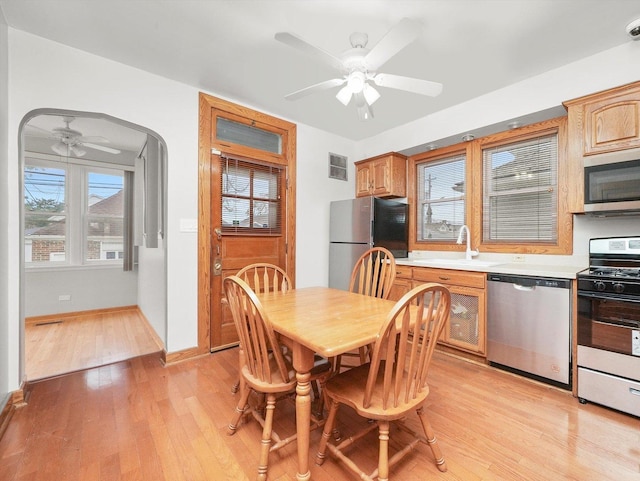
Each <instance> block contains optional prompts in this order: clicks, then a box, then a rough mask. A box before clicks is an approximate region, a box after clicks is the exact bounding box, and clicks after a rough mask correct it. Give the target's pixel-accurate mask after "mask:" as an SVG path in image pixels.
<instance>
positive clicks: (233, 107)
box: [185, 92, 296, 355]
mask: <svg viewBox="0 0 640 481" xmlns="http://www.w3.org/2000/svg"><path fill="white" fill-rule="evenodd" d="M214 109H215V110H218V111H224V112H228V113H229V114H230V116H232V117H233V116H240V117H244V118H249V119H253V120H255V121H256V122H260V123H263V124H268V125H272V126H274V127H275V128H277V129H279V130H283V131H285V135H284V137H285V138H283V145H282V156H280V157H281V159H282V161H281V162H280V163H282V165H285V166H286V168H287V171H288V189H287V190H288V193H287V201H286V206H285V212H286V214H285V215H286V226H287V227H286V228H287V231H286V233H285V237H286V242H287V253H286V264H287V265H286V269H285V270H286V272H287V274H288V275H289V277H290V278H291V280H292V282H293V283H294V285H295V272H296V243H295V240H296V237H295V233H296V222H295V220H296V181H295V179H296V125H295V124H293V123H291V122H287V121H285V120H282V119H279V118H277V117H273V116H270V115H267V114H264V113H262V112H258V111H256V110H252V109H249V108H247V107H243V106H241V105H237V104H234V103H232V102H228V101H226V100H222V99H219V98H216V97H213V96H211V95H207V94H204V93H202V92H200V94H199V117H198V347H197V350H196V352H195V353H191V354H193V355H203V354H207V353H209V352H210V350H211V336H210V326H211V289H210V286H211V277H212V275H213V273H212V269H211V261H212V255H211V254H212V249H213V242H212V232H211V229H212V226H211V212H212V210H211V209H212V205H211V204H212V202H211V199H212V189H213V188H214V186H212V185H211V169H212V165H211V157H212V155H211V154H212V149H216V150H222V149H221V147H223V149H224V151H225V152H226V153H236V154H239V155H244V156H246V157H253V158H255V159H256V160H267V161H272V159H269V158H268V157H265V156H260V155H259V154H258V153H257V152H256V151H255V149H241V148H240V149H239V148H238V147H237V146H236V147H230V146H220V145H216V144H215V142H214V135H213V133H212V127H213V111H214ZM285 162H286V164H285ZM185 354H186V353H185Z"/></svg>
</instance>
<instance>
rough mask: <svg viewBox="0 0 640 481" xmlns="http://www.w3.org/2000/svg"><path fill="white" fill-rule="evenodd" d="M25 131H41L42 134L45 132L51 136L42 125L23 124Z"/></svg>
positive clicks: (35, 132)
mask: <svg viewBox="0 0 640 481" xmlns="http://www.w3.org/2000/svg"><path fill="white" fill-rule="evenodd" d="M24 127H25V131H27V130H30V131H31V132H33V133H34V134H37V133H39V132H42V133H43V134H47V136H48V137H51V131H50V130H47V129H43V128H42V127H38V126H37V125H31V124H25V126H24Z"/></svg>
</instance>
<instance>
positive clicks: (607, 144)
mask: <svg viewBox="0 0 640 481" xmlns="http://www.w3.org/2000/svg"><path fill="white" fill-rule="evenodd" d="M584 112H585V129H584V154H585V155H590V154H600V153H603V152H612V151H616V150H624V149H631V148H634V147H640V90H638V89H636V90H634V91H632V92H629V93H627V94H624V95H617V96H615V97H612V98H604V99H602V100H599V101H596V102H590V103H587V104H585V106H584Z"/></svg>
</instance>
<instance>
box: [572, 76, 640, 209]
mask: <svg viewBox="0 0 640 481" xmlns="http://www.w3.org/2000/svg"><path fill="white" fill-rule="evenodd" d="M563 105H564V106H565V107H566V108H567V111H568V140H569V142H568V159H569V165H570V168H569V172H568V173H569V177H568V179H567V180H568V182H569V185H568V192H569V198H570V199H569V208H570V211H571V212H576V213H579V212H584V171H583V169H584V158H586V157H589V156H592V155H597V154H606V153H609V152H616V151H621V150H627V149H634V148H640V82H634V83H631V84H627V85H622V86H620V87H616V88H614V89H610V90H605V91H603V92H597V93H594V94H591V95H586V96H584V97H580V98H577V99H574V100H569V101H566V102H564V103H563Z"/></svg>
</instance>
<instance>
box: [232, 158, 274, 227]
mask: <svg viewBox="0 0 640 481" xmlns="http://www.w3.org/2000/svg"><path fill="white" fill-rule="evenodd" d="M221 163H222V165H221V166H220V167H221V172H222V231H223V232H226V233H235V234H239V233H246V234H249V233H250V234H253V235H255V234H280V230H281V218H282V214H281V203H280V198H281V187H282V175H283V174H282V172H283V169H281V168H280V167H275V166H270V165H263V164H258V163H253V162H247V161H241V160H236V159H229V158H223V157H221Z"/></svg>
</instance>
